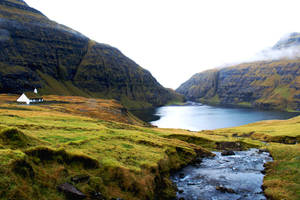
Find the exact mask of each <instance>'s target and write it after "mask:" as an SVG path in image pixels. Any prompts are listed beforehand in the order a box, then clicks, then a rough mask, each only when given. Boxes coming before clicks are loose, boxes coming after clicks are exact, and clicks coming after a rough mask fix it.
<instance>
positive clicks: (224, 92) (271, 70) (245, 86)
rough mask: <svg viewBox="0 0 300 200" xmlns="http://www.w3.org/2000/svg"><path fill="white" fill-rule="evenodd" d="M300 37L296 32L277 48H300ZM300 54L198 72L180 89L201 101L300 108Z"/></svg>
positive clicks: (286, 108) (275, 47)
mask: <svg viewBox="0 0 300 200" xmlns="http://www.w3.org/2000/svg"><path fill="white" fill-rule="evenodd" d="M299 38H300V34H299V33H298V34H296V33H293V34H291V35H290V37H288V38H285V39H283V40H280V41H279V42H278V43H277V44H276V45H275V46H274V47H273V50H274V49H275V50H277V51H279V50H285V52H287V51H288V52H289V51H290V50H293V51H294V50H295V49H296V50H300V48H299ZM291 48H292V49H291ZM277 53H278V52H277ZM295 53H298V51H295ZM298 56H299V55H294V56H293V58H291V57H290V56H289V58H287V57H284V56H283V57H281V58H280V59H276V60H269V61H257V62H249V63H243V64H239V65H236V66H231V67H226V68H222V69H213V70H208V71H204V72H201V73H197V74H195V75H194V76H192V77H191V78H190V79H189V80H188V81H186V82H185V83H183V84H182V85H181V86H180V87H179V88H178V89H177V90H176V91H177V92H178V93H181V94H183V95H185V96H186V97H187V98H188V99H190V100H193V101H198V102H206V103H213V104H221V105H242V106H249V107H258V108H262V109H280V110H297V111H299V110H300V59H299V58H298Z"/></svg>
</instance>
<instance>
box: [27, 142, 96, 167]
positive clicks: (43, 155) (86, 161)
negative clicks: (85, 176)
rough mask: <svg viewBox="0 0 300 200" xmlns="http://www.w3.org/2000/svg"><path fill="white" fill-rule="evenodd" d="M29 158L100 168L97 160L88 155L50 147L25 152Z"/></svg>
mask: <svg viewBox="0 0 300 200" xmlns="http://www.w3.org/2000/svg"><path fill="white" fill-rule="evenodd" d="M25 153H26V154H27V155H28V156H31V157H34V158H35V159H38V160H37V162H42V163H43V162H48V161H56V162H59V163H66V164H68V165H73V166H83V167H84V168H86V169H93V168H99V163H98V161H97V160H95V159H93V158H90V157H89V156H86V155H83V154H81V155H79V154H71V153H67V152H66V151H65V150H63V149H62V150H55V149H51V148H48V147H35V148H32V149H28V150H26V151H25Z"/></svg>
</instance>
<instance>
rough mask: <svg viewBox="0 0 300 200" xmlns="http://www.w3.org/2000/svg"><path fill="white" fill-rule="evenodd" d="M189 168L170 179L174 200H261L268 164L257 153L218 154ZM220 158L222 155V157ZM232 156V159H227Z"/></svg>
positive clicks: (264, 156)
mask: <svg viewBox="0 0 300 200" xmlns="http://www.w3.org/2000/svg"><path fill="white" fill-rule="evenodd" d="M213 153H215V154H216V156H215V157H213V158H204V159H203V160H202V162H201V163H199V164H195V165H190V166H187V167H185V168H183V169H182V170H181V171H179V172H177V173H175V174H174V175H173V176H172V180H173V182H174V183H175V184H176V185H177V187H178V192H177V198H178V199H182V200H183V199H184V200H265V199H266V197H265V196H264V194H263V190H262V183H263V177H264V175H263V173H262V172H263V170H264V163H266V162H270V161H272V158H271V157H270V155H269V153H268V152H265V151H261V150H258V149H249V150H247V151H235V152H229V153H228V152H227V155H225V154H224V152H223V153H221V152H213ZM222 154H223V155H222ZM230 154H234V155H230Z"/></svg>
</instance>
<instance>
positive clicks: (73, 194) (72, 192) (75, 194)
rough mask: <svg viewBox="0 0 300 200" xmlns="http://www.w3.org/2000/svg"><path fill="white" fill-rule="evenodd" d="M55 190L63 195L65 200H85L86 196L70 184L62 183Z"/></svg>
mask: <svg viewBox="0 0 300 200" xmlns="http://www.w3.org/2000/svg"><path fill="white" fill-rule="evenodd" d="M57 189H58V190H59V191H61V192H63V193H65V195H66V197H67V199H72V200H80V199H85V198H86V195H85V194H83V193H82V192H80V191H79V190H78V189H77V188H76V187H75V186H73V185H72V184H70V183H63V184H61V185H59V186H58V187H57Z"/></svg>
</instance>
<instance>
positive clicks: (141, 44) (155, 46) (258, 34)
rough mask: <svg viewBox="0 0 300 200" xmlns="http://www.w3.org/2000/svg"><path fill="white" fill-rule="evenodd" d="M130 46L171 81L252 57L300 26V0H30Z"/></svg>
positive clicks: (92, 33)
mask: <svg viewBox="0 0 300 200" xmlns="http://www.w3.org/2000/svg"><path fill="white" fill-rule="evenodd" d="M25 1H26V2H27V3H28V4H29V5H30V6H31V7H34V8H36V9H38V10H40V11H41V12H42V13H44V14H45V15H46V16H47V17H49V18H50V19H52V20H54V21H56V22H58V23H60V24H64V25H66V26H68V27H70V28H72V29H75V30H77V31H79V32H81V33H82V34H84V35H86V36H88V37H89V38H91V39H93V40H95V41H97V42H99V43H105V44H109V45H111V46H114V47H116V48H118V49H119V50H121V51H122V53H123V54H125V55H126V56H128V57H129V58H131V59H132V60H134V61H135V62H136V63H138V64H139V65H140V66H141V67H143V68H145V69H147V70H149V71H150V72H151V73H152V75H153V76H154V77H155V78H156V79H157V80H158V81H159V82H160V83H161V84H162V85H163V86H164V87H168V88H173V89H176V88H177V87H178V86H179V85H180V84H182V83H183V82H185V81H187V80H188V79H189V78H190V77H191V76H192V75H193V74H195V73H198V72H201V71H204V70H207V69H211V68H215V67H220V66H224V65H226V64H231V63H239V62H243V61H247V60H249V59H252V58H253V57H254V56H255V55H256V54H257V53H258V52H260V51H261V50H264V49H266V48H268V47H271V46H273V45H274V44H275V43H276V42H277V41H278V40H279V39H280V38H281V37H283V36H285V35H286V34H288V33H290V32H298V31H300V27H299V25H300V23H299V19H300V12H299V7H300V1H299V0H226V1H225V0H147V1H146V0H126V1H125V0H84V1H83V0H80V1H79V0H42V1H41V0H25Z"/></svg>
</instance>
